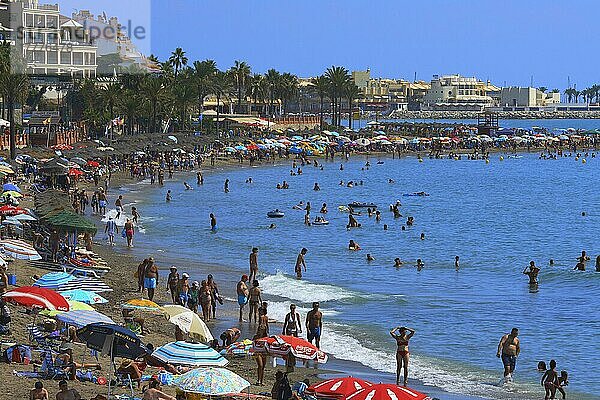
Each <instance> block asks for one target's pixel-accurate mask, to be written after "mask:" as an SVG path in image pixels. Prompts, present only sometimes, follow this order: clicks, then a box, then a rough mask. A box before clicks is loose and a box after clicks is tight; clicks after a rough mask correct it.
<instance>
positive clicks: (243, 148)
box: [234, 144, 247, 151]
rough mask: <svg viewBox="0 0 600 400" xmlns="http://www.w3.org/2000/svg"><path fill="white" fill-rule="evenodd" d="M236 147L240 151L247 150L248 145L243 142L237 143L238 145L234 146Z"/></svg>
mask: <svg viewBox="0 0 600 400" xmlns="http://www.w3.org/2000/svg"><path fill="white" fill-rule="evenodd" d="M234 149H236V150H238V151H246V150H247V149H246V146H242V145H241V144H240V145H237V146H235V147H234Z"/></svg>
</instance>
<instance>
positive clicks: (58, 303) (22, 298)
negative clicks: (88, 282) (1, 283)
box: [2, 286, 69, 311]
mask: <svg viewBox="0 0 600 400" xmlns="http://www.w3.org/2000/svg"><path fill="white" fill-rule="evenodd" d="M2 297H3V298H4V299H5V300H6V301H8V302H11V303H13V304H17V305H20V306H23V307H26V308H42V309H46V310H50V311H69V303H68V302H67V300H66V299H65V298H64V297H63V296H62V295H61V294H59V293H57V292H55V291H54V290H50V289H45V288H41V287H37V286H22V287H19V288H16V289H13V290H11V291H8V292H6V293H4V294H3V295H2Z"/></svg>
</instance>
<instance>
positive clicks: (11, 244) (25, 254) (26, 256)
mask: <svg viewBox="0 0 600 400" xmlns="http://www.w3.org/2000/svg"><path fill="white" fill-rule="evenodd" d="M0 251H2V252H3V253H4V254H7V255H9V256H11V257H12V258H14V259H16V260H41V259H42V257H41V256H40V255H39V254H38V252H37V251H36V250H35V249H34V248H33V246H32V245H30V244H28V243H25V242H23V241H21V240H14V239H5V240H0Z"/></svg>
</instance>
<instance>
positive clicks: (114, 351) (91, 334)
mask: <svg viewBox="0 0 600 400" xmlns="http://www.w3.org/2000/svg"><path fill="white" fill-rule="evenodd" d="M77 337H78V338H79V339H80V340H81V341H83V342H84V343H85V344H86V345H87V347H89V348H90V349H93V350H96V351H99V352H101V353H102V354H104V355H108V356H111V358H115V357H122V358H127V359H130V360H135V359H136V358H138V357H140V356H142V355H144V354H147V353H148V349H146V347H145V346H144V345H143V344H142V341H141V340H140V338H138V337H137V335H136V334H135V333H133V332H132V331H130V330H129V329H127V328H125V327H122V326H119V325H115V324H107V323H102V322H100V323H93V324H88V325H86V326H84V327H83V328H81V329H79V330H77Z"/></svg>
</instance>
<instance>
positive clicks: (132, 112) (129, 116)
mask: <svg viewBox="0 0 600 400" xmlns="http://www.w3.org/2000/svg"><path fill="white" fill-rule="evenodd" d="M142 105H143V103H142V101H141V99H140V96H139V95H138V92H137V91H133V90H126V91H125V92H124V93H123V96H122V98H121V100H120V104H119V107H120V108H121V109H122V110H123V114H125V117H126V123H127V132H128V133H129V134H130V135H132V134H133V127H134V125H135V121H136V118H137V116H138V114H139V112H140V110H141V108H142Z"/></svg>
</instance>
